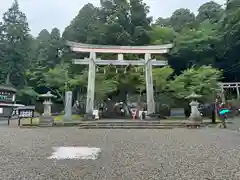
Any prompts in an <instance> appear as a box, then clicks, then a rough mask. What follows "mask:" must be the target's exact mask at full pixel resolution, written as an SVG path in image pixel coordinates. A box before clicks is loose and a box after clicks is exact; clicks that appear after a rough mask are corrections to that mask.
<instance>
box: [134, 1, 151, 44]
mask: <svg viewBox="0 0 240 180" xmlns="http://www.w3.org/2000/svg"><path fill="white" fill-rule="evenodd" d="M130 12H131V25H132V33H131V34H132V35H133V36H132V38H133V39H132V41H133V44H135V45H146V44H149V43H150V37H149V34H148V31H149V30H150V29H151V27H150V23H151V22H152V18H151V17H148V16H147V15H148V13H149V7H148V6H147V5H146V4H145V3H144V2H143V0H130Z"/></svg>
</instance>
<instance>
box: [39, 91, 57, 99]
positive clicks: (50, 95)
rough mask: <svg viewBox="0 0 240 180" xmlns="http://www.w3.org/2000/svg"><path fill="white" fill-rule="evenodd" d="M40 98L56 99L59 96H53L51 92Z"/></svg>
mask: <svg viewBox="0 0 240 180" xmlns="http://www.w3.org/2000/svg"><path fill="white" fill-rule="evenodd" d="M39 97H40V98H56V97H57V96H55V95H53V94H52V93H51V92H50V91H48V92H47V93H46V94H41V95H39Z"/></svg>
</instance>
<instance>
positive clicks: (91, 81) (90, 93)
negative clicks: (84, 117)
mask: <svg viewBox="0 0 240 180" xmlns="http://www.w3.org/2000/svg"><path fill="white" fill-rule="evenodd" d="M95 60H96V53H95V52H90V57H89V65H88V67H89V68H88V88H87V104H86V113H87V114H92V111H93V108H94V98H95V76H96V64H95V63H94V62H95Z"/></svg>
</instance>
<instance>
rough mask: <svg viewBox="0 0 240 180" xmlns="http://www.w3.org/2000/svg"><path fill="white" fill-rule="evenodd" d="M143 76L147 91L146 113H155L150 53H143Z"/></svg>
mask: <svg viewBox="0 0 240 180" xmlns="http://www.w3.org/2000/svg"><path fill="white" fill-rule="evenodd" d="M145 63H146V64H145V78H146V93H147V112H148V114H153V113H155V100H154V90H153V77H152V63H151V54H149V53H148V54H145Z"/></svg>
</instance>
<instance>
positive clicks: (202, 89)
mask: <svg viewBox="0 0 240 180" xmlns="http://www.w3.org/2000/svg"><path fill="white" fill-rule="evenodd" d="M221 75H222V74H221V71H219V70H217V69H214V68H212V67H211V66H202V67H200V68H197V69H195V68H191V69H187V70H185V71H183V73H182V74H181V75H179V76H176V77H175V78H174V80H173V81H172V82H170V89H171V90H172V91H173V93H174V95H175V96H176V97H177V98H181V99H182V98H185V97H187V96H188V95H190V94H191V93H192V92H195V93H197V94H200V95H203V96H204V98H206V99H209V97H214V95H215V93H216V92H217V91H218V89H219V86H218V82H219V81H220V80H221Z"/></svg>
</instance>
